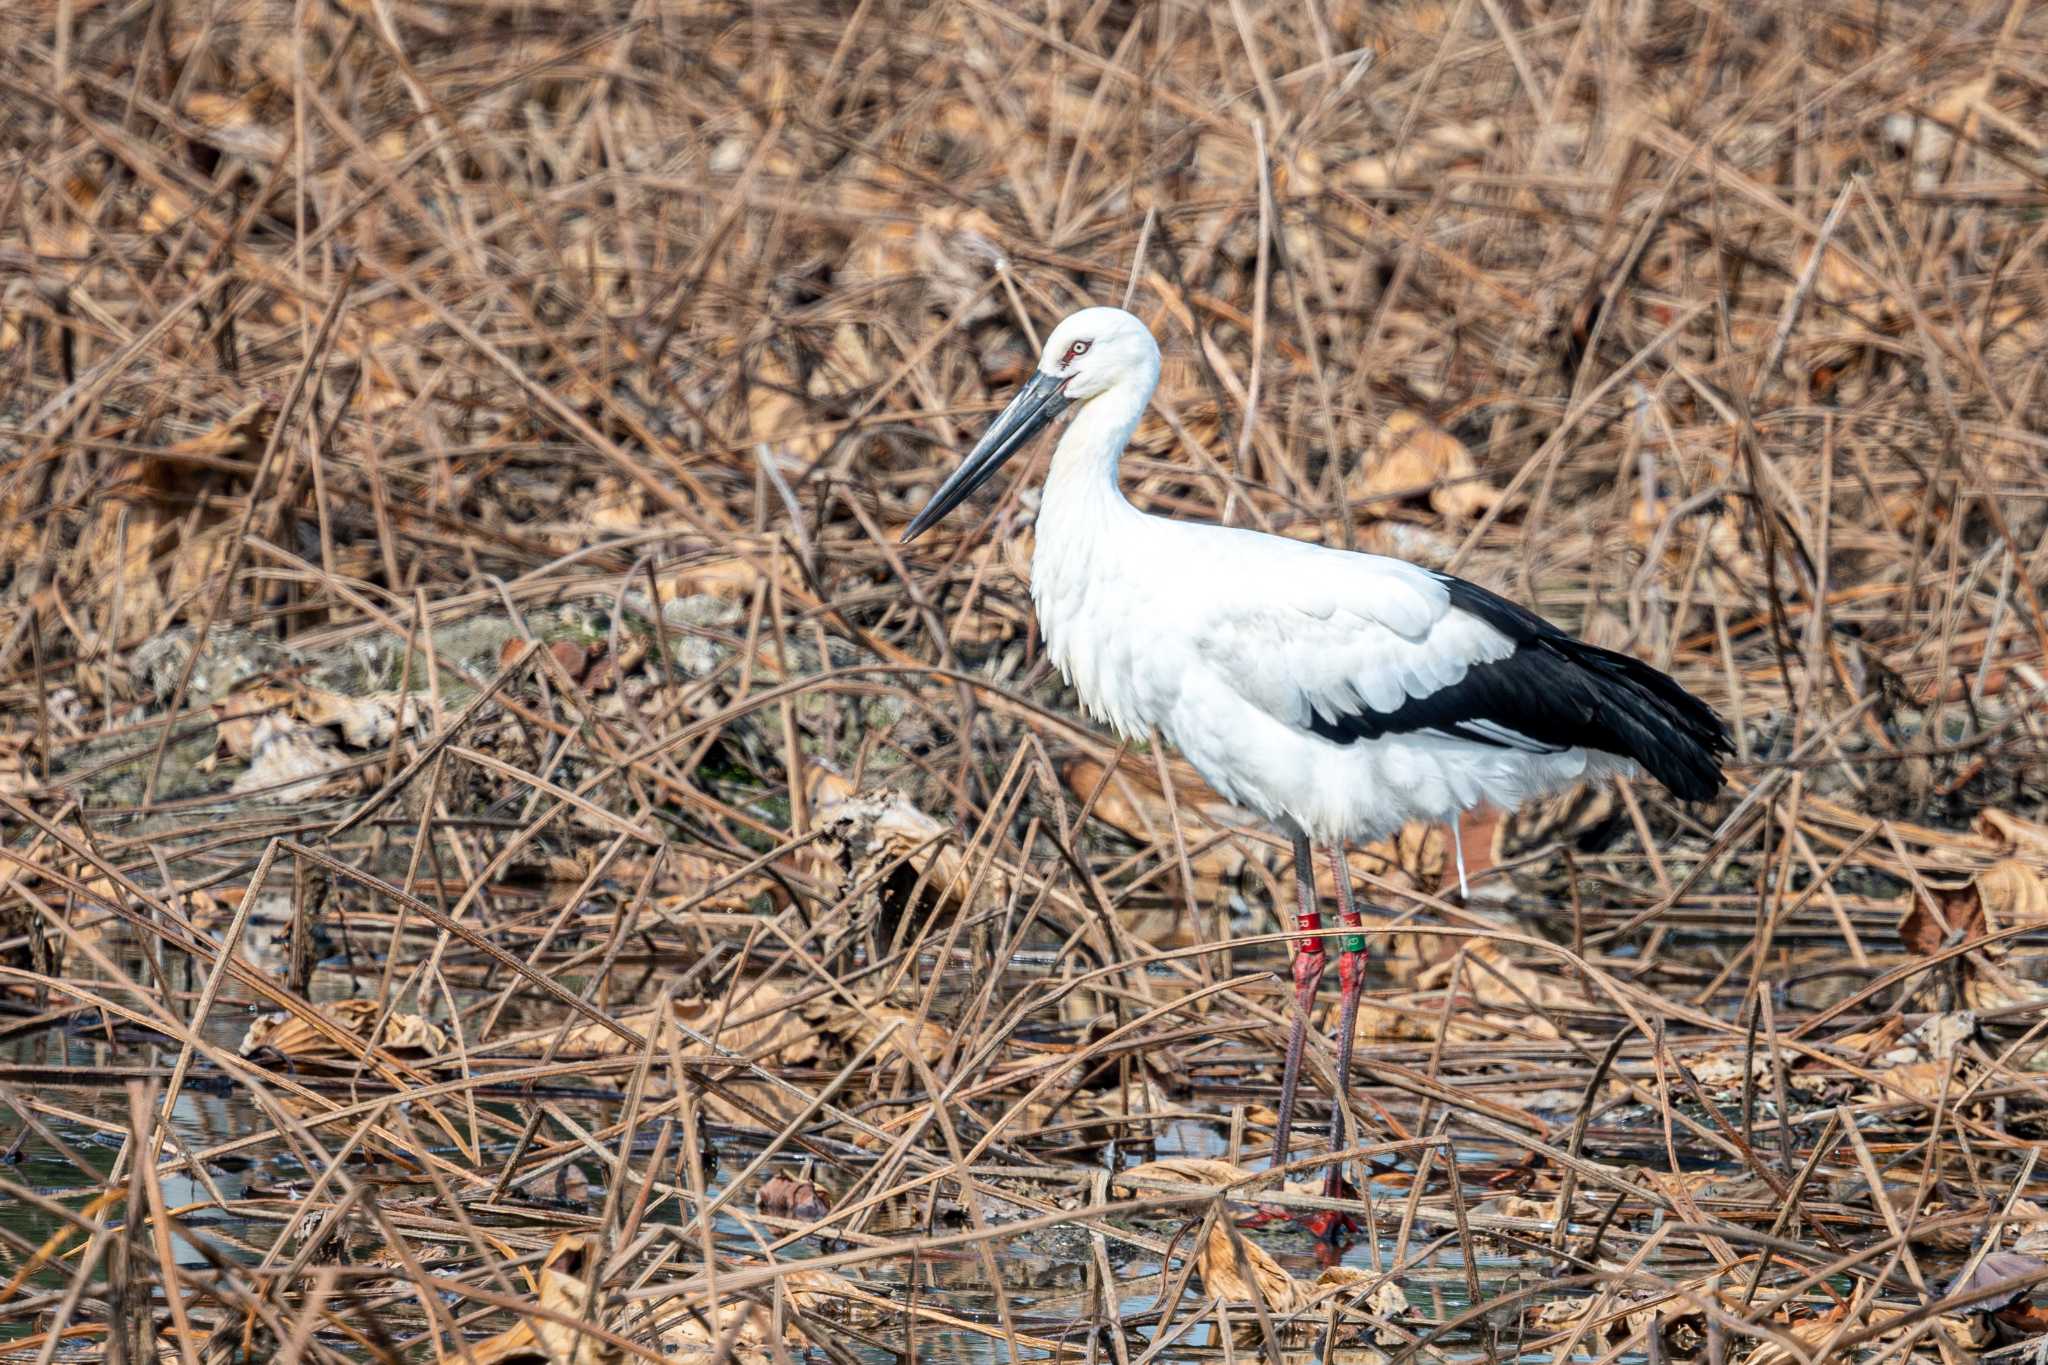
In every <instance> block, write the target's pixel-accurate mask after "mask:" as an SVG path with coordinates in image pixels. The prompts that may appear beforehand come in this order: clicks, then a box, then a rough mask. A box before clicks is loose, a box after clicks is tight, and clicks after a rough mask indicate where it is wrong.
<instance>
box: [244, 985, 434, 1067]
mask: <svg viewBox="0 0 2048 1365" xmlns="http://www.w3.org/2000/svg"><path fill="white" fill-rule="evenodd" d="M321 1008H323V1009H324V1010H325V1011H326V1012H327V1013H328V1014H329V1015H330V1016H332V1017H333V1019H334V1021H335V1022H336V1023H338V1024H340V1025H341V1026H342V1027H343V1028H345V1029H347V1030H348V1031H349V1032H350V1033H353V1034H354V1035H355V1036H356V1037H358V1038H361V1039H363V1040H364V1041H366V1042H367V1041H369V1038H370V1030H371V1029H373V1028H377V1019H378V1017H379V1015H380V1014H382V1013H383V1012H382V1010H381V1009H380V1008H379V1007H378V1004H377V1002H376V1001H374V1000H337V1001H335V1002H333V1003H332V1004H329V1005H324V1006H322V1007H321ZM376 1043H377V1046H379V1047H381V1048H383V1049H384V1050H385V1051H386V1052H408V1053H416V1054H422V1055H425V1056H429V1057H438V1056H440V1055H441V1054H442V1053H444V1052H446V1051H447V1050H448V1035H447V1034H446V1033H443V1032H442V1031H441V1029H440V1028H439V1026H437V1025H435V1024H432V1023H429V1022H428V1021H427V1020H426V1019H425V1018H424V1017H423V1016H421V1015H417V1014H405V1013H400V1012H398V1011H393V1012H392V1013H390V1014H388V1015H384V1026H383V1027H382V1028H381V1029H378V1030H377V1039H376ZM263 1048H269V1049H271V1050H272V1051H275V1052H278V1053H281V1054H283V1055H284V1056H286V1057H290V1058H292V1059H293V1060H294V1061H314V1060H326V1059H335V1060H339V1059H341V1058H344V1057H347V1056H349V1055H350V1054H349V1053H348V1052H347V1051H346V1050H345V1049H344V1048H343V1047H342V1046H341V1045H340V1044H339V1043H337V1042H335V1041H334V1040H333V1039H332V1038H330V1037H329V1036H328V1035H327V1034H325V1033H323V1032H321V1031H320V1030H319V1029H317V1028H315V1027H314V1026H313V1024H312V1023H311V1022H310V1021H308V1020H307V1019H306V1018H304V1017H303V1016H301V1015H297V1014H293V1013H291V1012H290V1011H288V1010H279V1011H277V1012H276V1013H273V1014H265V1015H260V1016H258V1017H257V1019H256V1022H254V1023H253V1024H251V1025H249V1031H248V1032H247V1033H245V1034H243V1035H242V1044H241V1047H240V1048H239V1049H237V1050H238V1051H239V1052H240V1053H241V1055H242V1056H244V1057H247V1056H250V1055H252V1054H254V1053H256V1052H257V1051H259V1050H261V1049H263Z"/></svg>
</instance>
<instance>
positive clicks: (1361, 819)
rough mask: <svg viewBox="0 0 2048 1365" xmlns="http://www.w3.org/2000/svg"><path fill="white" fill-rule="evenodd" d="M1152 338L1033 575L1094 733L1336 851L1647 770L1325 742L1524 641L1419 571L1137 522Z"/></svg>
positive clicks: (1089, 442)
mask: <svg viewBox="0 0 2048 1365" xmlns="http://www.w3.org/2000/svg"><path fill="white" fill-rule="evenodd" d="M1090 311H1093V312H1100V313H1110V312H1111V311H1112V310H1108V309H1097V310H1090ZM1076 316H1077V317H1079V318H1085V317H1086V316H1087V315H1086V314H1077V315H1076ZM1100 326H1101V325H1098V330H1100ZM1139 335H1140V336H1142V337H1143V339H1144V341H1145V342H1146V343H1147V346H1148V347H1149V357H1147V360H1148V363H1145V364H1141V365H1139V366H1137V367H1134V368H1132V369H1131V370H1129V371H1128V372H1127V373H1126V374H1125V375H1124V376H1123V377H1122V378H1121V379H1119V381H1118V382H1117V383H1115V384H1114V385H1112V386H1111V387H1110V388H1108V389H1106V390H1104V391H1103V392H1101V393H1099V394H1097V395H1096V396H1095V397H1093V398H1092V399H1091V400H1090V401H1089V402H1088V403H1087V404H1086V405H1084V406H1083V407H1082V408H1081V410H1080V411H1079V413H1078V414H1076V416H1075V417H1074V420H1073V422H1072V423H1071V424H1070V425H1069V426H1068V427H1067V430H1066V432H1065V433H1064V434H1063V435H1062V437H1061V438H1060V442H1059V446H1058V449H1057V450H1056V451H1055V452H1054V454H1053V458H1052V468H1051V471H1050V473H1049V474H1048V475H1047V477H1046V483H1045V492H1044V496H1043V498H1042V500H1041V502H1040V504H1039V513H1038V522H1037V545H1036V547H1035V549H1034V551H1033V553H1032V560H1031V596H1032V600H1033V601H1034V603H1035V604H1036V606H1037V609H1038V620H1039V626H1040V628H1041V630H1042V631H1043V632H1044V635H1045V641H1046V647H1047V649H1048V651H1049V652H1050V654H1051V656H1052V659H1053V662H1054V663H1055V664H1056V665H1057V666H1058V667H1059V669H1060V672H1061V674H1062V675H1063V676H1064V677H1065V678H1066V679H1067V681H1068V682H1070V683H1072V684H1073V687H1074V690H1075V692H1076V693H1078V694H1079V696H1080V699H1081V703H1082V705H1083V706H1085V707H1086V708H1087V709H1088V711H1089V713H1090V714H1091V715H1093V716H1095V717H1096V718H1097V719H1099V720H1101V721H1103V722H1105V723H1107V724H1108V725H1111V726H1113V727H1114V728H1115V729H1116V730H1117V731H1118V732H1119V733H1120V734H1123V735H1126V736H1131V737H1136V738H1143V737H1144V736H1146V735H1147V734H1148V732H1149V731H1150V730H1151V729H1152V728H1154V727H1157V729H1158V730H1159V733H1160V734H1162V735H1163V736H1165V738H1166V739H1167V740H1168V741H1169V742H1170V743H1172V744H1173V745H1174V747H1175V748H1177V749H1179V750H1180V751H1181V753H1183V754H1184V755H1186V757H1187V759H1188V761H1189V762H1190V763H1192V764H1193V765H1194V766H1195V770H1196V771H1197V772H1199V773H1201V774H1202V776H1203V778H1204V779H1205V780H1207V781H1208V783H1209V785H1211V786H1212V787H1214V788H1215V789H1216V790H1217V791H1218V792H1219V793H1221V794H1222V795H1223V796H1224V797H1225V798H1226V799H1227V800H1230V801H1234V802H1236V803H1237V804H1239V805H1241V806H1245V807H1247V808H1248V809H1251V810H1254V811H1256V812H1258V813H1259V814H1260V815H1263V816H1265V817H1266V818H1267V819H1269V820H1273V821H1276V822H1279V823H1281V824H1283V825H1286V826H1290V827H1292V828H1295V829H1299V830H1300V831H1302V832H1303V833H1306V834H1307V835H1308V836H1309V837H1310V838H1312V839H1315V840H1317V841H1319V842H1323V843H1334V842H1338V841H1344V840H1357V839H1376V838H1380V837H1383V836H1385V835H1387V834H1390V833H1392V832H1393V831H1394V830H1396V829H1398V828H1399V827H1400V826H1401V825H1402V824H1404V823H1406V822H1407V821H1410V820H1444V819H1453V818H1455V817H1456V815H1457V813H1458V812H1459V811H1462V810H1466V809H1470V808H1471V807H1474V806H1477V805H1480V804H1482V803H1489V802H1490V803H1492V804H1494V805H1498V806H1501V807H1503V808H1508V807H1512V806H1514V805H1516V804H1518V803H1520V802H1522V801H1524V800H1527V799H1528V798H1529V797H1531V796H1534V795H1537V794H1539V793H1542V792H1547V791H1553V790H1556V789H1557V788H1559V787H1562V786H1565V785H1568V784H1570V783H1571V782H1574V781H1576V780H1578V779H1580V778H1582V777H1585V776H1587V775H1589V772H1591V773H1600V772H1621V771H1627V770H1629V769H1630V768H1632V766H1633V765H1632V764H1630V763H1629V762H1628V761H1627V760H1626V759H1623V758H1619V757H1615V756H1612V755H1601V754H1593V753H1589V752H1588V751H1587V750H1585V749H1583V748H1577V747H1573V748H1567V749H1564V750H1563V751H1561V752H1529V751H1527V750H1525V749H1522V748H1516V747H1502V746H1497V745H1488V744H1482V743H1477V742H1474V741H1471V740H1464V739H1458V738H1454V737H1449V736H1445V735H1440V734H1430V733H1422V732H1417V733H1410V734H1398V735H1386V736H1383V737H1381V738H1378V739H1374V740H1369V741H1354V742H1351V743H1339V742H1335V741H1333V740H1331V739H1328V738H1324V737H1322V736H1320V735H1317V734H1316V733H1314V732H1313V731H1312V730H1310V729H1309V728H1308V726H1309V719H1310V713H1311V710H1312V709H1316V710H1320V711H1321V712H1322V713H1323V714H1325V715H1331V714H1337V713H1341V712H1344V711H1348V710H1353V709H1356V708H1357V707H1358V706H1359V704H1360V703H1363V704H1364V705H1366V706H1368V707H1371V708H1373V709H1375V710H1379V711H1391V710H1393V709H1394V708H1396V707H1397V706H1399V705H1400V703H1401V702H1402V701H1404V700H1406V699H1408V698H1411V697H1422V696H1426V695H1428V694H1429V693H1432V692H1435V691H1437V690H1439V689H1441V688H1445V687H1449V686H1451V685H1453V684H1455V683H1457V682H1458V681H1460V680H1461V679H1462V678H1463V677H1464V675H1465V672H1466V670H1467V669H1468V668H1469V667H1470V666H1471V665H1473V664H1475V663H1481V662H1486V661H1490V660H1498V659H1503V658H1505V657H1507V656H1508V655H1509V654H1511V653H1513V652H1514V648H1515V645H1514V642H1513V641H1512V640H1510V639H1509V638H1508V637H1507V636H1506V635H1504V634H1502V633H1501V632H1500V631H1499V630H1497V629H1495V628H1494V627H1492V626H1490V625H1488V624H1487V623H1486V622H1485V621H1483V620H1481V619H1480V618H1479V617H1477V616H1473V615H1471V614H1469V613H1466V612H1463V611H1459V610H1457V609H1456V608H1454V607H1453V606H1452V605H1451V601H1450V594H1449V592H1448V591H1447V589H1446V588H1445V587H1444V585H1443V583H1442V582H1441V581H1440V580H1439V579H1438V578H1437V577H1436V576H1435V575H1433V574H1431V573H1429V572H1428V571H1426V570H1423V569H1420V568H1417V567H1416V566H1415V565H1412V564H1408V563H1405V562H1403V561H1401V560H1398V559H1387V558H1384V557H1382V556H1378V555H1366V554H1356V553H1352V552H1349V551H1344V550H1335V549H1331V548H1328V547H1326V546H1321V545H1312V544H1307V543H1305V542H1301V541H1294V540H1287V539H1284V538H1282V537H1278V536H1270V535H1263V534H1260V533H1258V532H1255V531H1246V530H1238V529H1235V528H1232V527H1227V526H1213V525H1204V524H1201V523H1198V522H1181V521H1171V520H1168V519H1166V518H1164V517H1155V516H1151V515H1149V514H1147V513H1144V512H1141V511H1139V510H1138V509H1137V508H1135V507H1133V506H1131V504H1130V503H1129V501H1127V500H1126V499H1125V497H1124V495H1123V492H1122V490H1121V489H1120V487H1119V486H1118V479H1117V463H1118V460H1119V459H1120V458H1121V456H1122V454H1123V450H1124V447H1125V445H1126V443H1127V442H1128V441H1129V440H1130V436H1131V433H1132V432H1133V431H1134V430H1135V429H1136V427H1137V423H1138V419H1139V417H1140V416H1142V415H1143V412H1144V408H1145V403H1146V401H1147V400H1148V399H1149V398H1150V397H1151V393H1152V389H1153V386H1154V385H1155V384H1156V383H1157V382H1158V376H1159V352H1158V347H1157V345H1156V344H1155V343H1153V342H1152V340H1151V335H1150V333H1149V332H1146V331H1144V329H1142V328H1140V329H1139ZM1051 349H1052V348H1051V346H1050V345H1049V346H1048V350H1049V351H1050V350H1051Z"/></svg>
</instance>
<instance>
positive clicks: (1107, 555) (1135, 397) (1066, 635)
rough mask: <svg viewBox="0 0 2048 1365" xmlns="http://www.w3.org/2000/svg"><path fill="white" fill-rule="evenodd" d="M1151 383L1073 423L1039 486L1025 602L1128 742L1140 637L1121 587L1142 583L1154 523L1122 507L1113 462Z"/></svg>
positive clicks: (1139, 723)
mask: <svg viewBox="0 0 2048 1365" xmlns="http://www.w3.org/2000/svg"><path fill="white" fill-rule="evenodd" d="M1152 383H1153V379H1152V377H1151V376H1145V375H1133V376H1131V377H1129V378H1127V379H1125V380H1124V381H1123V382H1122V383H1119V384H1116V385H1114V386H1112V387H1110V388H1109V389H1106V390H1104V391H1103V392H1102V393H1099V394H1097V395H1096V396H1095V397H1093V398H1091V399H1089V400H1088V401H1087V402H1086V403H1084V404H1082V405H1081V409H1080V411H1078V412H1076V413H1075V414H1074V420H1073V424H1072V425H1070V426H1069V427H1068V428H1067V430H1066V434H1065V435H1063V436H1061V437H1060V443H1059V448H1058V449H1057V450H1055V451H1054V452H1053V457H1052V470H1051V471H1050V472H1049V473H1048V474H1047V475H1046V478H1045V494H1044V496H1043V498H1042V499H1041V501H1040V502H1039V506H1038V544H1037V546H1036V547H1035V548H1034V549H1033V551H1032V555H1031V596H1032V599H1033V601H1034V602H1035V603H1036V604H1037V607H1038V623H1039V626H1040V628H1041V629H1042V630H1043V631H1044V632H1045V643H1046V649H1047V651H1048V652H1049V653H1050V655H1051V656H1052V660H1053V662H1054V663H1055V664H1056V665H1058V667H1059V670H1060V672H1061V674H1063V675H1064V676H1065V677H1066V678H1067V679H1068V680H1069V681H1071V682H1072V683H1073V684H1074V689H1075V691H1076V692H1078V693H1079V694H1080V697H1081V702H1082V704H1083V705H1084V706H1086V707H1087V708H1088V710H1089V711H1090V713H1092V714H1093V715H1095V716H1097V717H1098V718H1100V719H1102V720H1106V721H1108V722H1109V723H1110V724H1112V725H1114V726H1115V727H1116V728H1117V730H1118V731H1119V732H1121V733H1123V734H1126V735H1131V734H1142V733H1143V732H1144V729H1145V718H1144V717H1143V716H1142V715H1141V714H1140V713H1139V712H1138V710H1137V709H1136V706H1135V702H1134V700H1133V696H1132V694H1130V692H1129V689H1128V687H1127V686H1125V685H1124V682H1123V680H1126V679H1127V678H1128V675H1129V674H1130V659H1129V658H1128V652H1129V646H1130V642H1131V641H1133V640H1135V639H1137V638H1138V637H1139V636H1140V635H1142V632H1141V631H1138V630H1135V629H1134V628H1133V623H1131V622H1129V621H1127V620H1125V619H1124V616H1125V613H1127V612H1128V611H1129V610H1130V609H1131V608H1132V606H1133V605H1134V603H1135V602H1136V601H1137V600H1138V599H1136V598H1134V597H1132V595H1131V594H1129V593H1128V592H1124V591H1121V590H1120V587H1121V586H1122V585H1128V584H1129V583H1130V582H1131V581H1132V578H1133V575H1136V576H1138V577H1139V578H1141V579H1142V578H1143V577H1144V569H1145V565H1144V563H1143V561H1144V560H1145V559H1146V557H1147V553H1148V552H1147V550H1146V546H1147V544H1148V542H1149V541H1150V540H1151V536H1150V535H1149V534H1148V532H1149V531H1150V530H1151V529H1152V528H1153V527H1154V526H1156V525H1160V524H1162V523H1160V522H1159V521H1158V519H1157V518H1154V517H1148V516H1146V515H1145V514H1144V513H1142V512H1140V511H1138V510H1137V509H1136V508H1135V507H1132V506H1131V505H1130V503H1128V502H1126V501H1125V500H1124V495H1123V490H1122V489H1120V488H1118V487H1117V477H1116V475H1117V461H1118V459H1119V458H1120V457H1121V456H1122V455H1123V453H1124V445H1125V443H1126V442H1128V441H1129V440H1130V439H1131V433H1132V432H1133V431H1134V430H1136V429H1137V425H1138V418H1139V417H1140V416H1141V415H1143V413H1144V411H1145V401H1146V399H1148V398H1150V397H1151V394H1152Z"/></svg>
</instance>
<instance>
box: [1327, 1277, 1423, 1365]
mask: <svg viewBox="0 0 2048 1365" xmlns="http://www.w3.org/2000/svg"><path fill="white" fill-rule="evenodd" d="M1368 1285H1370V1286H1372V1288H1371V1289H1370V1290H1369V1291H1367V1292H1366V1295H1365V1299H1364V1302H1363V1304H1362V1307H1364V1309H1365V1311H1366V1312H1368V1313H1371V1314H1372V1315H1373V1316H1374V1317H1376V1318H1380V1319H1382V1320H1384V1321H1386V1322H1389V1323H1391V1322H1394V1321H1395V1320H1397V1319H1399V1318H1401V1317H1403V1316H1404V1315H1406V1314H1407V1312H1408V1296H1407V1295H1406V1294H1404V1293H1403V1292H1402V1291H1401V1286H1400V1285H1398V1284H1396V1283H1395V1282H1394V1281H1393V1280H1391V1279H1389V1278H1388V1277H1387V1276H1385V1275H1381V1274H1376V1273H1374V1272H1373V1271H1370V1270H1367V1269H1365V1268H1364V1267H1363V1266H1355V1265H1333V1266H1330V1267H1328V1268H1327V1269H1325V1270H1324V1271H1323V1273H1322V1274H1320V1275H1318V1276H1316V1282H1315V1283H1314V1284H1313V1285H1311V1286H1309V1291H1308V1292H1309V1301H1310V1302H1311V1303H1321V1302H1323V1301H1324V1300H1326V1299H1331V1298H1340V1297H1341V1298H1342V1299H1343V1300H1344V1301H1345V1302H1346V1303H1349V1302H1350V1301H1351V1299H1352V1297H1353V1296H1354V1295H1356V1294H1357V1293H1358V1292H1359V1291H1360V1290H1361V1289H1364V1288H1365V1287H1366V1286H1368ZM1372 1339H1373V1340H1374V1341H1375V1342H1377V1343H1378V1344H1379V1345H1381V1346H1393V1345H1397V1344H1399V1343H1400V1342H1402V1341H1404V1340H1406V1339H1407V1337H1406V1334H1404V1333H1403V1332H1401V1331H1400V1330H1398V1329H1397V1328H1394V1327H1374V1328H1373V1329H1372ZM1375 1354H1377V1353H1375Z"/></svg>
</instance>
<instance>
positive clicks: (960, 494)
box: [901, 370, 1068, 545]
mask: <svg viewBox="0 0 2048 1365" xmlns="http://www.w3.org/2000/svg"><path fill="white" fill-rule="evenodd" d="M1066 382H1067V381H1066V380H1064V379H1062V378H1060V377H1059V376H1058V375H1050V374H1047V373H1045V372H1044V371H1043V370H1035V371H1033V372H1032V375H1031V382H1030V383H1028V384H1026V385H1025V386H1024V387H1023V388H1022V389H1020V390H1018V391H1017V396H1016V397H1015V398H1012V399H1011V400H1010V406H1008V407H1007V408H1004V409H1003V410H1002V412H1001V414H1000V415H998V416H997V418H996V420H995V421H994V423H992V424H991V425H990V426H989V429H988V431H987V433H986V434H984V435H983V436H982V438H981V440H980V441H978V442H976V443H975V446H974V449H972V450H970V451H968V452H967V458H966V459H964V460H962V461H961V462H960V467H959V468H958V469H956V470H954V471H953V476H952V477H951V478H949V479H947V480H946V481H945V482H944V483H942V484H940V485H939V491H938V492H936V493H934V494H932V500H931V501H930V502H928V503H926V504H925V505H924V510H923V511H922V512H919V513H918V514H917V515H916V516H915V517H914V518H912V519H911V522H910V526H909V528H908V529H906V530H905V531H904V532H903V540H902V542H901V543H902V544H905V545H908V544H909V543H910V542H911V541H913V540H915V539H917V537H919V536H921V535H923V534H924V533H925V532H926V531H928V530H930V529H931V528H932V527H934V526H936V525H938V523H939V521H940V520H941V519H942V518H943V517H944V516H945V515H946V513H948V512H950V511H952V510H953V509H954V508H955V507H958V506H959V505H960V504H961V503H962V502H963V501H965V500H966V498H967V495H968V494H969V493H972V492H973V491H974V490H975V489H977V488H979V487H981V486H982V485H983V484H984V483H987V482H988V479H989V476H990V475H991V474H993V473H995V472H996V471H997V470H998V469H1001V468H1002V467H1003V461H1005V460H1007V459H1009V458H1010V457H1011V456H1012V455H1015V454H1016V453H1017V452H1018V451H1020V450H1022V449H1023V448H1024V447H1025V446H1027V445H1029V444H1030V443H1031V438H1032V437H1034V436H1036V435H1037V434H1038V433H1039V432H1041V431H1043V430H1045V428H1046V427H1047V426H1049V425H1050V424H1051V423H1052V420H1053V418H1055V417H1058V416H1059V415H1060V414H1061V413H1062V412H1065V411H1066V409H1067V401H1068V400H1067V396H1066V394H1064V393H1062V392H1061V391H1060V390H1061V387H1062V386H1063V385H1065V383H1066Z"/></svg>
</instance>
